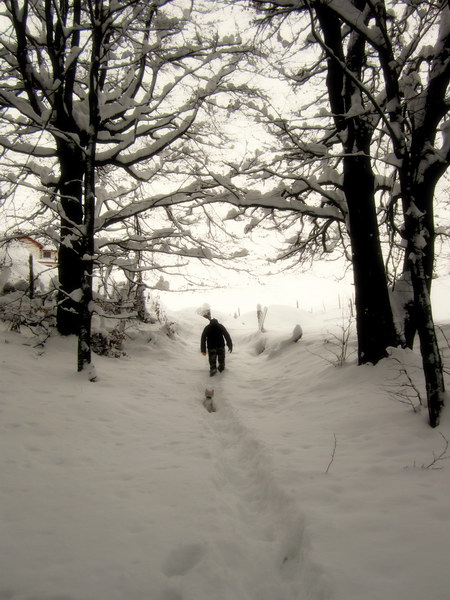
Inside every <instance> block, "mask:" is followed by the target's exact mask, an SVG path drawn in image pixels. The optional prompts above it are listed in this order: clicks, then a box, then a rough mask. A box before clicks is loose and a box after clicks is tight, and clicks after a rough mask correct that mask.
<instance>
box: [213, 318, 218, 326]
mask: <svg viewBox="0 0 450 600" xmlns="http://www.w3.org/2000/svg"><path fill="white" fill-rule="evenodd" d="M218 324H219V321H218V320H217V319H211V325H218Z"/></svg>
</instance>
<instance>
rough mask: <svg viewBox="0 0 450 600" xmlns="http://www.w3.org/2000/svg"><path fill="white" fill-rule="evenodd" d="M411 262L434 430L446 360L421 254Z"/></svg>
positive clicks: (442, 394) (436, 423) (443, 388)
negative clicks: (439, 339) (438, 334)
mask: <svg viewBox="0 0 450 600" xmlns="http://www.w3.org/2000/svg"><path fill="white" fill-rule="evenodd" d="M410 262H411V279H412V284H413V288H414V298H415V316H416V319H417V321H416V323H417V331H418V334H419V340H420V353H421V355H422V365H423V371H424V375H425V385H426V390H427V402H428V414H429V419H430V425H431V427H437V426H438V425H439V415H440V412H441V408H442V406H443V405H444V395H445V385H444V377H443V373H442V360H441V355H440V351H439V345H438V341H437V337H436V330H435V327H434V321H433V313H432V308H431V300H430V293H429V291H428V286H427V280H426V269H425V266H424V264H423V261H422V259H421V257H420V256H418V255H417V254H411V259H410Z"/></svg>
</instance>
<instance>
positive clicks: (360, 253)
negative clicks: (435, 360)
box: [344, 155, 398, 364]
mask: <svg viewBox="0 0 450 600" xmlns="http://www.w3.org/2000/svg"><path fill="white" fill-rule="evenodd" d="M344 189H345V194H346V198H347V205H348V211H349V221H350V223H349V226H350V238H351V245H352V263H353V274H354V283H355V304H356V322H357V336H358V362H359V364H363V363H373V364H375V363H377V362H378V361H379V360H380V359H382V358H384V357H385V356H386V348H387V347H388V346H396V345H397V344H398V336H397V333H396V330H395V326H394V320H393V315H392V309H391V305H390V301H389V295H388V288H387V283H386V274H385V269H384V263H383V257H382V254H381V247H380V241H379V234H378V223H377V218H376V212H375V203H374V201H373V192H374V181H373V173H372V169H371V165H370V159H369V158H367V155H366V156H363V155H353V156H348V157H346V158H345V159H344Z"/></svg>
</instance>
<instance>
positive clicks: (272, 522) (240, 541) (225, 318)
mask: <svg viewBox="0 0 450 600" xmlns="http://www.w3.org/2000/svg"><path fill="white" fill-rule="evenodd" d="M438 282H439V280H438ZM438 282H436V283H437V284H438ZM439 285H440V287H439ZM439 285H437V287H438V288H439V289H440V291H441V293H440V295H439V296H436V301H435V303H436V316H437V318H438V320H440V322H441V324H442V332H441V333H440V336H441V337H440V339H441V342H442V347H443V348H444V353H445V356H446V357H447V359H448V358H449V351H448V343H447V342H446V340H445V337H446V338H447V339H449V337H450V326H449V325H448V321H447V317H449V316H450V315H449V314H448V313H446V311H447V310H448V311H449V313H450V309H447V306H448V297H449V294H448V289H449V288H448V283H447V282H446V281H444V280H443V281H441V282H440V283H439ZM197 308H198V306H193V308H191V309H185V310H183V311H182V312H179V313H177V314H176V315H174V319H175V320H176V322H177V333H176V335H175V338H174V339H170V338H168V337H167V336H166V335H165V334H164V331H163V330H161V329H159V328H157V327H145V328H144V327H143V328H142V330H141V332H140V333H138V334H137V333H134V334H133V335H132V338H129V339H128V340H127V343H126V351H127V356H126V357H124V358H121V359H113V358H104V357H96V359H95V362H96V367H97V372H98V374H99V378H100V379H99V381H98V382H97V383H95V384H93V383H89V382H87V381H86V380H85V379H84V378H83V377H80V376H78V375H77V374H76V373H75V372H74V371H75V346H76V341H75V340H74V339H62V338H59V337H57V336H55V337H52V338H50V339H49V340H48V341H47V343H46V345H45V347H44V348H41V347H34V346H33V344H34V341H33V339H32V338H31V337H27V335H26V332H24V333H23V334H22V335H19V334H17V333H12V332H10V331H8V329H7V327H6V325H5V324H3V325H2V337H1V345H2V348H3V350H2V353H1V359H0V360H1V363H0V364H1V375H2V394H1V398H0V430H1V431H0V465H1V466H0V511H1V514H0V525H1V540H2V541H1V551H0V600H331V599H333V600H334V599H335V600H387V599H389V600H391V599H392V600H423V599H424V598H426V599H427V600H448V598H449V593H450V591H449V590H450V571H449V569H448V559H449V556H450V501H449V498H450V477H449V470H450V462H449V460H448V458H449V457H450V451H449V450H448V448H447V440H449V439H450V417H449V408H446V409H444V413H443V417H442V424H441V426H440V427H439V429H436V430H432V429H431V428H429V427H428V425H427V411H426V407H425V406H421V405H420V399H419V398H418V396H417V392H416V391H415V390H414V389H413V388H412V387H411V385H407V384H408V378H407V375H406V373H405V371H404V368H403V366H402V365H406V367H407V373H408V375H409V377H410V378H411V381H412V382H413V383H414V384H415V386H416V388H417V391H419V392H420V394H421V398H422V402H424V397H425V394H424V390H423V384H422V379H421V374H420V367H419V365H420V361H419V357H418V355H417V354H416V353H412V352H404V351H399V350H394V351H393V355H392V357H391V358H388V359H386V360H384V361H382V362H381V363H380V364H379V365H377V366H376V367H357V366H355V364H354V357H352V356H350V357H349V358H348V361H347V363H346V364H344V366H342V367H336V366H334V364H333V363H334V362H336V351H337V349H338V348H337V346H336V345H335V342H336V337H339V335H340V332H341V331H342V327H343V324H344V323H345V317H344V321H343V317H342V315H341V312H340V311H336V310H334V311H328V312H319V311H316V312H314V313H310V312H303V311H301V310H299V309H297V308H292V307H287V306H269V310H268V314H267V319H266V323H265V328H266V332H265V333H264V334H260V333H258V332H257V323H256V315H255V314H253V312H251V313H248V314H243V315H240V316H239V317H236V318H235V317H234V316H233V315H228V314H216V315H215V316H218V317H219V318H220V319H221V320H222V322H223V323H224V324H225V325H226V326H227V328H228V329H229V331H230V333H231V335H232V337H233V341H234V346H235V350H234V352H233V353H232V354H231V355H227V369H226V371H225V372H224V373H223V374H222V375H220V376H218V377H216V378H213V379H210V378H209V377H208V369H207V360H206V358H204V357H202V356H201V354H200V352H199V338H200V333H201V331H202V328H203V327H204V325H205V324H206V322H205V319H203V318H202V317H200V316H199V315H198V314H196V309H197ZM298 324H300V325H301V327H302V329H303V332H304V334H303V337H302V339H301V340H300V341H298V342H297V343H293V342H290V341H289V339H290V338H291V336H292V332H293V330H294V328H295V326H296V325H298ZM351 344H354V340H353V339H352V340H351ZM350 350H351V348H350ZM447 383H449V382H447ZM209 385H213V386H214V389H215V398H214V399H215V403H216V406H217V412H214V413H208V412H207V411H206V410H205V408H204V407H203V405H202V399H203V395H204V389H205V387H206V386H209Z"/></svg>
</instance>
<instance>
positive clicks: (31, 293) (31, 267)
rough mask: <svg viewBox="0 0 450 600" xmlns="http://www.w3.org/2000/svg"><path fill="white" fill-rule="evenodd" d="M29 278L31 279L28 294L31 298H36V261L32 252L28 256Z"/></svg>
mask: <svg viewBox="0 0 450 600" xmlns="http://www.w3.org/2000/svg"><path fill="white" fill-rule="evenodd" d="M28 280H29V284H28V286H29V292H28V295H29V297H30V300H33V298H34V263H33V255H32V254H30V256H29V257H28Z"/></svg>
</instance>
